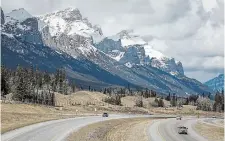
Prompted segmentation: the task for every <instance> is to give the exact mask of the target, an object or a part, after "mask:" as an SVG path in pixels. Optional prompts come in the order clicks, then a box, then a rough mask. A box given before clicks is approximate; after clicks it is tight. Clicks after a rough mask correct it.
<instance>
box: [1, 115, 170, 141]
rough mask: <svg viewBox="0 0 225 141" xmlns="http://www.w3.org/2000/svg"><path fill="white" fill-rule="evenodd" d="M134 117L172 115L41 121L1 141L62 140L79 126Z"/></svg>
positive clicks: (6, 134)
mask: <svg viewBox="0 0 225 141" xmlns="http://www.w3.org/2000/svg"><path fill="white" fill-rule="evenodd" d="M134 117H173V116H168V115H161V116H157V115H110V116H109V117H107V118H104V117H101V116H89V117H78V118H71V119H62V120H54V121H48V122H42V123H38V124H34V125H30V126H26V127H23V128H19V129H16V130H13V131H10V132H7V133H4V134H2V138H1V140H2V141H63V140H65V138H66V137H67V136H68V135H69V134H70V133H71V132H73V131H76V130H78V129H80V128H81V127H83V126H85V125H88V124H92V123H95V122H100V121H104V120H110V119H119V118H134Z"/></svg>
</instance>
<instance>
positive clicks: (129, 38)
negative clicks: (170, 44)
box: [108, 30, 146, 47]
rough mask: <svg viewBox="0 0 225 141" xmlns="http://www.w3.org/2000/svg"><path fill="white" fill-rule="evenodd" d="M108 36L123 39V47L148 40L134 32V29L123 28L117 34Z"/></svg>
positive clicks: (116, 39) (140, 43)
mask: <svg viewBox="0 0 225 141" xmlns="http://www.w3.org/2000/svg"><path fill="white" fill-rule="evenodd" d="M108 38H109V39H112V40H114V41H118V40H121V44H122V46H123V47H128V46H132V45H144V44H146V42H145V41H144V40H143V39H142V38H141V37H140V36H138V35H136V34H134V32H133V30H122V31H121V32H119V33H117V34H116V35H114V36H111V37H108Z"/></svg>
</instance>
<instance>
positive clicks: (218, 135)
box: [194, 122, 224, 141]
mask: <svg viewBox="0 0 225 141" xmlns="http://www.w3.org/2000/svg"><path fill="white" fill-rule="evenodd" d="M194 129H195V130H196V131H197V132H198V133H199V134H200V135H202V136H203V137H205V138H207V139H208V140H209V141H224V128H223V127H218V126H213V125H209V124H205V123H200V122H199V123H197V124H196V126H195V127H194Z"/></svg>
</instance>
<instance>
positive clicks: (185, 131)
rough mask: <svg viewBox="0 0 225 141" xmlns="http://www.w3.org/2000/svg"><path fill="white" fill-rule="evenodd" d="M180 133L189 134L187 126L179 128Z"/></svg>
mask: <svg viewBox="0 0 225 141" xmlns="http://www.w3.org/2000/svg"><path fill="white" fill-rule="evenodd" d="M178 133H179V134H187V133H188V128H187V127H185V126H179V127H178Z"/></svg>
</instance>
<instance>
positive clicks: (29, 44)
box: [1, 9, 211, 96]
mask: <svg viewBox="0 0 225 141" xmlns="http://www.w3.org/2000/svg"><path fill="white" fill-rule="evenodd" d="M67 10H68V11H69V12H71V11H72V14H74V13H75V14H77V16H75V17H73V16H72V19H70V17H71V14H68V13H67V14H68V15H67V14H66V15H65V16H64V18H65V19H66V20H67V21H69V22H68V23H65V25H64V24H63V25H59V26H57V23H59V22H61V21H62V18H61V17H59V16H58V15H57V12H55V13H52V14H47V16H46V17H29V18H28V19H26V20H24V21H22V22H15V23H10V24H9V23H5V24H3V25H1V26H2V34H1V37H2V42H3V44H2V52H3V53H2V54H3V57H2V58H3V59H2V60H3V64H5V65H6V66H10V67H13V68H15V66H16V63H17V64H19V63H20V62H22V64H23V65H25V66H29V65H31V64H34V65H38V66H41V68H42V69H46V70H51V71H53V70H54V69H56V68H57V67H64V68H65V69H66V70H67V72H68V75H69V77H72V78H73V79H77V81H79V82H84V83H85V82H88V83H89V82H90V83H95V84H96V85H97V84H98V85H99V87H106V86H107V87H109V86H127V85H128V84H130V85H131V86H133V87H134V88H135V87H142V88H148V89H153V90H156V91H158V92H162V93H169V92H173V93H177V94H179V95H183V96H185V95H187V94H195V93H202V92H209V91H211V90H210V89H208V88H207V87H205V86H204V85H203V84H201V83H200V82H198V81H197V80H194V79H190V78H188V77H186V76H185V75H183V73H182V71H181V72H178V73H177V74H174V75H172V74H171V70H172V71H173V68H171V69H168V68H165V69H163V68H160V67H158V68H157V67H154V66H152V64H151V60H150V58H149V56H146V54H145V53H146V51H145V49H144V46H143V45H146V44H142V43H144V42H141V44H140V42H138V43H136V42H132V43H135V44H132V45H131V44H129V45H128V47H126V48H124V46H123V44H122V43H121V39H119V40H118V41H115V40H112V39H109V38H107V37H104V35H103V34H102V31H101V29H100V27H98V26H96V27H94V26H92V24H91V23H89V21H88V20H87V18H82V15H80V13H79V12H78V11H77V10H75V11H73V9H67ZM68 11H64V12H68ZM58 12H59V11H58ZM62 13H63V12H62V11H60V12H59V13H58V14H59V15H60V14H62ZM62 16H63V15H62ZM55 18H56V19H57V20H55ZM59 18H60V20H59ZM52 20H53V21H56V22H55V23H54V22H53V23H51V22H52ZM64 21H65V20H64ZM81 22H82V23H81ZM40 23H41V24H43V25H41V26H42V28H40ZM78 23H79V24H78ZM52 24H53V25H52ZM80 24H83V25H85V27H88V28H85V29H84V30H79V28H77V26H76V28H75V32H73V34H69V33H70V32H71V31H73V30H71V29H73V26H74V25H80ZM21 26H22V27H23V28H22V29H23V30H21ZM9 27H10V28H9ZM61 27H62V28H63V29H61ZM51 28H52V29H51ZM9 29H10V30H9ZM51 30H53V31H54V32H53V33H54V34H51V33H50V32H51ZM80 33H82V34H80ZM83 33H85V35H84V34H83ZM86 33H88V34H86ZM89 33H91V34H90V35H89ZM93 34H94V35H98V36H99V37H101V41H100V42H95V41H94V40H95V39H94V38H93V37H94V36H93ZM86 35H88V36H86ZM133 36H135V38H139V37H138V36H136V35H132V36H131V37H133ZM120 38H121V37H120ZM127 39H128V40H130V39H129V38H128V37H127ZM116 50H117V51H116ZM11 54H12V55H11ZM118 54H119V55H120V56H119V57H118ZM113 55H114V56H113ZM112 56H113V57H112ZM10 57H14V60H15V61H14V62H13V63H11V64H10V62H12V60H13V59H12V58H10ZM115 58H116V59H115ZM168 60H171V59H170V58H169V59H168ZM172 62H173V63H175V67H176V65H177V61H175V59H172ZM164 63H166V62H164ZM178 63H179V62H178ZM179 65H182V64H181V63H180V64H179ZM166 69H168V70H166ZM176 69H177V68H176ZM176 69H174V70H175V71H174V72H176V71H178V70H176ZM92 70H93V71H92ZM103 74H104V75H103ZM88 80H89V81H88Z"/></svg>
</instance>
